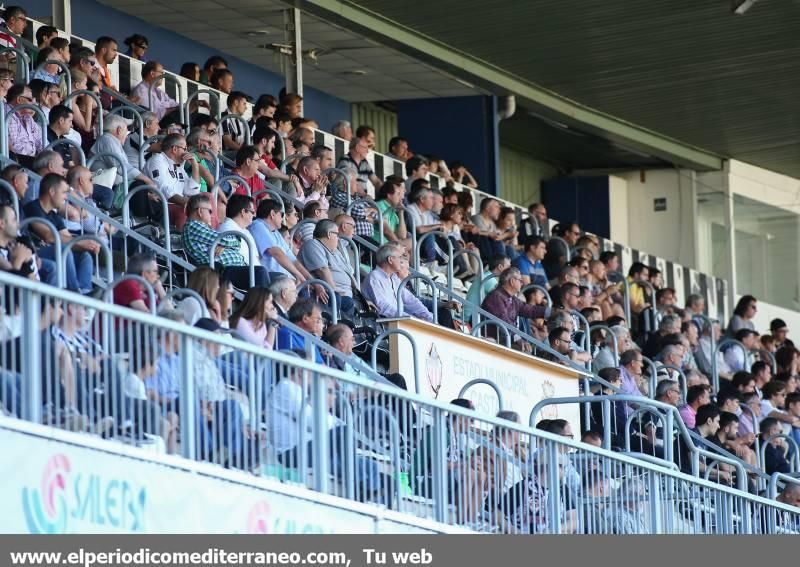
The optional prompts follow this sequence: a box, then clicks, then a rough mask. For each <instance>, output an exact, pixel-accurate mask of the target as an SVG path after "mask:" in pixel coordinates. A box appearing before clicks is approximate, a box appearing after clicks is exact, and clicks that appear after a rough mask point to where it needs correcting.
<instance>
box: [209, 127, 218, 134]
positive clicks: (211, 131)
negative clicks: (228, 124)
mask: <svg viewBox="0 0 800 567" xmlns="http://www.w3.org/2000/svg"><path fill="white" fill-rule="evenodd" d="M207 132H208V133H209V134H211V135H212V136H213V135H214V134H216V133H217V129H216V128H214V129H213V130H207Z"/></svg>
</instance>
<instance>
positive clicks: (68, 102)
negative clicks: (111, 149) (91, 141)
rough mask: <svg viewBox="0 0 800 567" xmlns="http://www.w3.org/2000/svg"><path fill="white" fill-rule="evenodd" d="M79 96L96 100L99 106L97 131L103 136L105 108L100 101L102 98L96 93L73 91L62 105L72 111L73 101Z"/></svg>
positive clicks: (84, 90)
mask: <svg viewBox="0 0 800 567" xmlns="http://www.w3.org/2000/svg"><path fill="white" fill-rule="evenodd" d="M79 96H88V97H89V98H91V99H92V100H94V102H95V104H97V108H98V111H97V130H98V132H100V134H102V133H103V125H104V123H103V112H102V110H101V109H102V108H103V103H102V101H101V100H100V97H99V96H97V93H96V92H94V91H90V90H88V89H80V90H77V91H71V92H70V93H69V94H68V95H67V96H66V97H64V100H63V101H62V103H61V104H63V105H64V106H66V107H67V108H69V109H70V110H72V101H73V99H75V98H77V97H79Z"/></svg>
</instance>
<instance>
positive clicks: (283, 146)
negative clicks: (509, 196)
mask: <svg viewBox="0 0 800 567" xmlns="http://www.w3.org/2000/svg"><path fill="white" fill-rule="evenodd" d="M270 130H272V131H273V132H275V135H276V138H277V139H278V143H280V145H281V163H283V161H284V160H285V159H286V143H285V142H284V141H283V136H281V133H280V132H278V131H277V130H276V129H275V128H270ZM283 173H286V171H283Z"/></svg>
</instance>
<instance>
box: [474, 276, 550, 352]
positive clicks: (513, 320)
mask: <svg viewBox="0 0 800 567" xmlns="http://www.w3.org/2000/svg"><path fill="white" fill-rule="evenodd" d="M521 289H522V274H520V272H519V269H518V268H514V267H511V268H508V269H507V270H505V271H504V272H502V273H501V274H500V276H499V278H498V285H497V287H496V288H495V289H494V290H492V292H491V293H490V294H489V295H487V296H486V298H485V299H484V300H483V303H482V304H481V308H482V309H483V310H484V311H487V312H489V313H491V314H492V315H494V316H495V317H497V318H498V319H500V320H501V321H504V322H506V323H508V324H509V325H510V326H512V327H514V328H516V327H517V317H520V316H521V317H525V318H527V319H546V318H548V317H549V316H550V308H549V307H543V306H541V305H530V304H528V303H525V302H524V301H522V300H521V299H520V298H519V297H517V296H518V295H519V292H520V290H521ZM489 329H490V332H491V331H492V330H493V331H494V334H493V335H492V336H494V337H499V336H500V332H499V330H498V329H497V328H495V327H494V326H493V325H490V326H489ZM512 340H513V342H514V343H515V344H516V345H517V346H518V348H520V349H521V350H523V351H524V352H531V351H532V347H531V344H530V343H529V342H527V341H524V340H522V339H513V337H512Z"/></svg>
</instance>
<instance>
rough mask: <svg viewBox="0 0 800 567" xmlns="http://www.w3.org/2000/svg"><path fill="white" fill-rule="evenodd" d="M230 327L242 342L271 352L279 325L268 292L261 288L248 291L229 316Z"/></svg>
mask: <svg viewBox="0 0 800 567" xmlns="http://www.w3.org/2000/svg"><path fill="white" fill-rule="evenodd" d="M230 325H231V329H233V330H234V331H236V333H238V335H239V337H240V338H241V339H242V340H244V341H247V342H248V343H250V344H253V345H256V346H259V347H263V348H265V349H267V350H272V349H273V348H274V345H275V337H276V335H277V328H278V326H279V323H278V310H277V309H276V307H275V304H274V303H273V301H272V293H271V292H270V290H268V289H266V288H262V287H254V288H252V289H250V290H248V292H247V295H245V297H244V301H242V303H240V304H239V307H238V308H237V309H236V311H234V313H233V315H232V316H231V318H230Z"/></svg>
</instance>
